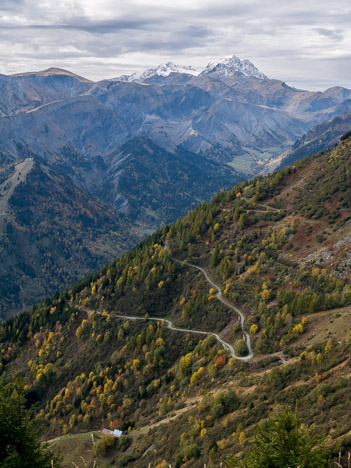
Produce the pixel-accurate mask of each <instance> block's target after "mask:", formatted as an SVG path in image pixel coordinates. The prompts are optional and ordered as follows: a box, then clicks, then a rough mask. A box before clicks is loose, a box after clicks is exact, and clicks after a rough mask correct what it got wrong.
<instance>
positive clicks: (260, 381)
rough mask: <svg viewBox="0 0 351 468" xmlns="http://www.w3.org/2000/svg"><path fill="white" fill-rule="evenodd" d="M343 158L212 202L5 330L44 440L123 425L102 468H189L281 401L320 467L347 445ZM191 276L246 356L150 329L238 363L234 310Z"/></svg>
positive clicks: (214, 302) (350, 186)
mask: <svg viewBox="0 0 351 468" xmlns="http://www.w3.org/2000/svg"><path fill="white" fill-rule="evenodd" d="M350 156H351V139H350V138H346V137H345V138H344V139H343V140H342V141H341V143H340V144H339V145H338V146H337V147H335V148H334V149H333V150H331V151H328V152H326V153H324V154H317V155H315V156H313V157H312V158H311V159H304V160H301V161H299V162H297V163H295V165H294V166H292V167H289V168H286V169H283V170H282V171H280V172H277V173H274V174H271V175H269V176H266V177H257V178H256V179H254V180H252V181H249V182H243V183H240V184H238V185H237V186H235V187H234V188H233V189H231V190H230V191H228V192H221V193H220V194H218V195H217V196H216V197H215V198H213V199H212V201H211V202H210V203H203V204H202V205H200V206H198V207H197V208H196V209H195V210H193V211H191V212H189V213H188V215H187V216H185V217H184V218H181V219H179V220H178V221H177V222H176V223H174V224H172V225H169V226H166V227H164V228H163V229H162V230H160V231H158V232H157V233H155V234H153V235H152V236H151V237H149V238H148V239H146V240H145V241H143V242H142V243H140V244H139V245H137V246H136V247H134V248H133V249H132V250H130V251H129V252H128V253H126V254H124V255H123V256H121V257H120V258H119V259H117V260H116V261H114V262H112V263H110V264H109V265H106V266H105V267H104V268H103V269H102V270H100V271H98V272H96V273H94V274H91V275H90V276H88V277H86V278H85V279H84V280H83V281H81V282H80V283H77V284H75V285H74V286H72V287H71V288H68V289H66V290H65V291H63V292H62V293H60V294H59V293H57V294H56V295H55V296H54V297H52V298H50V299H47V300H46V301H45V302H43V303H42V304H39V305H38V306H36V307H33V308H32V309H31V310H30V311H28V312H25V313H22V314H20V315H18V316H17V317H16V318H12V319H10V320H8V321H7V322H3V323H2V325H1V372H2V379H3V382H6V381H8V380H10V379H12V378H13V376H17V377H18V378H22V379H23V384H24V385H25V392H26V396H27V401H28V405H29V406H31V405H34V403H36V406H33V412H34V417H35V418H37V419H38V420H39V421H40V422H41V423H42V424H43V425H44V427H45V437H46V438H47V439H50V438H53V437H55V436H60V435H62V434H67V435H69V434H73V433H81V432H86V431H92V430H98V429H101V427H102V426H104V427H110V428H121V429H122V430H124V431H126V436H125V437H124V438H122V439H121V440H120V442H119V443H118V446H116V447H115V449H114V450H108V451H107V453H106V454H105V455H106V457H105V458H104V457H103V455H104V454H103V453H100V456H99V457H98V459H97V463H98V466H126V465H127V466H130V467H140V466H148V464H149V463H150V464H151V466H152V467H156V466H162V465H160V464H161V463H162V461H163V460H165V461H167V463H169V464H172V466H177V467H180V466H184V467H200V466H203V463H209V464H212V465H214V464H215V463H218V464H219V463H220V462H223V461H224V459H225V457H226V455H228V454H230V453H231V454H240V453H244V452H245V451H246V450H247V449H248V447H249V444H248V439H249V438H250V436H251V435H252V434H253V432H254V428H255V426H256V425H257V423H258V422H259V421H264V420H265V419H266V418H267V417H268V416H270V415H272V414H275V413H276V412H277V411H278V410H279V409H280V408H281V407H284V406H285V405H290V406H291V407H293V408H295V406H296V407H297V411H298V414H299V415H300V416H302V417H303V418H304V420H305V421H306V422H307V424H308V425H312V424H314V425H315V426H316V428H317V431H318V432H319V433H324V434H325V435H326V442H327V446H328V447H329V450H330V453H329V458H330V460H332V459H333V456H334V455H335V454H336V453H337V452H339V451H342V452H344V451H345V450H346V449H347V448H350V446H351V424H350V418H349V406H350V402H351V400H350V398H351V397H350V392H349V387H350V372H351V369H350V365H351V359H350V357H351V335H350V331H349V330H350V326H351V286H350V266H349V265H350V255H351V237H350V235H351V224H350V220H351V181H350V177H351V173H350V171H351V158H350ZM194 266H199V267H202V268H203V269H204V270H205V272H206V273H207V274H208V275H209V278H210V279H211V280H212V281H213V282H214V283H215V284H217V285H219V286H220V288H221V289H222V292H223V296H224V297H225V299H226V301H227V302H228V303H230V304H234V305H236V307H238V309H239V310H240V311H242V313H243V314H244V316H245V321H244V328H245V330H246V331H247V332H248V333H249V335H250V340H251V344H252V347H253V352H254V356H253V358H252V359H250V360H248V361H242V360H240V359H236V358H235V357H232V356H231V353H230V352H229V351H228V350H227V349H225V348H223V347H222V346H221V344H220V343H219V342H218V341H216V339H215V337H213V336H203V335H198V334H194V333H191V331H189V332H186V333H185V332H182V331H175V330H170V329H168V328H167V323H166V322H165V321H162V320H161V319H162V318H165V319H167V320H170V321H171V322H172V323H173V324H174V326H177V327H179V328H184V329H189V330H196V331H208V332H218V333H219V334H220V336H221V337H222V339H223V340H225V342H226V343H228V344H230V345H232V346H233V347H234V351H235V354H236V355H237V356H238V357H245V356H246V355H247V353H248V349H247V342H246V339H244V337H243V332H242V329H241V325H240V321H239V316H238V314H237V313H235V312H234V311H233V310H232V309H230V308H229V307H228V306H227V305H226V304H225V303H223V302H219V301H218V299H217V297H216V292H217V291H216V290H215V288H214V287H213V286H212V285H211V284H210V283H209V282H208V280H207V279H206V277H205V275H204V273H203V272H201V271H199V270H197V269H196V268H194ZM121 315H122V316H123V315H125V316H129V317H130V318H129V319H123V318H121V317H118V316H121ZM132 317H140V318H142V320H132V319H131V318H132ZM155 317H157V318H160V320H158V321H155V320H151V318H155ZM62 440H63V441H64V440H69V439H62ZM57 444H58V445H59V441H58V442H57ZM83 456H87V455H86V454H83ZM73 461H74V463H76V464H77V465H78V466H83V465H82V461H81V460H79V457H78V455H77V458H75V459H74V460H73ZM64 463H67V465H66V466H69V463H71V462H68V461H67V462H64ZM91 463H92V464H93V461H92V460H91ZM91 466H92V465H91Z"/></svg>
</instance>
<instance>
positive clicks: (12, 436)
mask: <svg viewBox="0 0 351 468" xmlns="http://www.w3.org/2000/svg"><path fill="white" fill-rule="evenodd" d="M0 440H1V450H0V466H1V467H2V468H24V467H25V468H50V467H51V466H52V464H51V460H53V463H54V466H55V463H56V462H57V457H56V456H53V455H52V453H51V452H50V450H49V449H48V445H47V444H42V443H41V441H40V439H39V436H38V431H37V430H36V429H35V428H34V424H33V422H31V421H30V418H29V414H28V410H26V408H25V405H24V396H23V390H22V388H21V386H20V385H17V384H8V385H3V386H2V387H1V388H0Z"/></svg>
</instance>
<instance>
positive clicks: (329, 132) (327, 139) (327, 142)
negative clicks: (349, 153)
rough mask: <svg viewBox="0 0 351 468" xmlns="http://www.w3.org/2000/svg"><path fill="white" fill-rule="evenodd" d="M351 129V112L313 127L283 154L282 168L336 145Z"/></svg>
mask: <svg viewBox="0 0 351 468" xmlns="http://www.w3.org/2000/svg"><path fill="white" fill-rule="evenodd" d="M350 129H351V112H347V113H345V114H341V115H340V116H339V117H335V118H334V119H332V120H331V121H329V122H325V123H323V124H320V125H317V126H316V127H313V128H312V129H311V130H310V131H309V132H308V133H306V135H304V136H303V137H302V138H300V139H298V140H297V141H296V142H295V143H294V144H293V145H292V147H291V148H290V149H289V150H288V151H287V152H286V154H285V155H284V156H283V158H282V161H281V163H280V166H279V167H280V168H283V167H286V166H289V165H291V164H294V163H295V162H296V161H298V160H299V159H301V158H304V157H307V156H311V155H312V154H314V153H318V152H319V151H325V150H327V149H328V148H331V147H332V146H334V145H336V144H337V143H338V142H339V140H340V137H341V136H342V135H343V134H345V133H346V132H348V131H349V130H350Z"/></svg>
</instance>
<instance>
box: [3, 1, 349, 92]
mask: <svg viewBox="0 0 351 468" xmlns="http://www.w3.org/2000/svg"><path fill="white" fill-rule="evenodd" d="M89 2H90V0H72V7H71V8H70V9H67V8H64V7H63V6H62V5H64V4H63V3H60V2H59V1H58V2H54V0H48V2H47V3H48V4H49V6H48V7H46V8H44V7H40V8H39V7H37V6H36V5H35V4H33V3H32V2H29V0H27V1H25V0H20V1H15V0H2V1H1V4H0V51H1V54H0V72H2V73H6V72H7V69H8V68H10V69H11V71H12V70H16V71H23V70H25V69H26V67H33V66H35V67H36V68H40V67H41V66H42V68H46V67H47V66H48V64H49V63H50V66H51V65H52V66H65V67H66V68H71V69H72V71H74V72H76V73H78V74H84V73H85V74H87V76H88V77H91V78H93V79H94V78H95V79H96V78H102V77H103V76H104V74H106V73H108V75H109V76H111V74H112V76H113V73H114V70H116V73H115V74H116V75H118V74H121V73H123V72H128V71H130V70H133V71H134V70H136V69H138V68H139V69H143V68H144V67H145V66H149V65H150V64H152V65H157V64H158V62H160V61H166V60H173V61H175V62H180V63H185V64H193V63H197V64H198V65H200V66H205V65H206V64H207V62H209V61H210V60H212V59H214V58H216V57H220V56H225V55H230V54H233V53H235V54H237V55H239V56H240V57H241V58H248V59H251V60H252V61H253V62H254V63H255V65H257V66H259V67H262V71H263V72H264V73H265V74H267V75H268V76H270V77H276V78H282V79H284V80H286V81H289V82H291V81H294V80H295V81H296V83H297V84H298V86H302V84H301V83H305V85H306V86H310V81H307V80H312V82H313V80H315V81H314V82H315V83H317V82H318V81H319V80H320V76H321V74H323V79H324V80H325V81H328V80H331V81H332V82H334V84H338V83H341V82H344V83H345V82H347V80H350V81H351V79H349V78H345V76H344V75H345V74H347V70H348V71H349V73H348V76H351V73H350V72H351V70H350V66H349V65H348V63H347V61H343V62H342V65H341V61H342V58H340V57H341V56H346V55H347V52H348V50H350V49H351V43H350V40H351V39H350V37H351V36H350V34H349V33H348V29H349V27H348V25H349V23H350V18H351V9H350V6H349V2H348V0H339V1H338V2H337V7H336V6H335V7H334V6H333V5H332V6H330V4H329V2H327V1H326V0H320V1H319V4H318V9H317V8H316V4H315V0H305V1H304V2H298V3H297V2H294V3H292V2H281V1H278V0H270V1H262V0H245V1H239V0H218V1H217V2H216V4H215V6H214V3H213V1H210V0H202V1H201V3H199V4H198V6H197V7H196V3H195V1H194V2H192V0H189V2H188V5H186V6H184V4H182V3H181V2H180V5H179V6H177V5H173V6H172V8H171V7H169V5H168V4H167V2H164V4H163V5H159V4H155V3H153V0H148V1H146V0H145V2H144V3H142V2H141V1H139V3H138V4H135V3H134V2H133V1H132V0H125V1H123V0H120V2H119V3H115V4H113V5H112V6H111V10H110V11H109V12H108V13H109V15H106V17H109V18H108V19H100V18H99V16H98V17H97V18H95V17H94V15H93V14H90V16H89V15H88V14H87V13H86V12H87V11H90V10H89V9H87V8H84V3H85V4H87V3H89ZM56 3H58V5H56ZM111 3H113V2H111ZM50 5H52V9H51V8H50ZM182 5H183V6H182ZM18 17H20V18H21V21H19V20H18ZM23 18H25V21H22V19H23ZM336 42H337V43H338V47H337V48H338V50H337V51H336V47H335V43H336ZM316 56H318V57H319V58H320V60H319V62H318V66H316V64H315V61H314V58H315V57H316ZM133 57H134V58H133ZM331 59H333V60H334V62H333V63H334V64H335V66H333V67H332V69H330V68H331V67H329V69H328V67H327V66H326V65H325V64H327V63H329V62H328V60H331ZM123 64H124V65H123ZM123 66H125V67H126V69H123ZM83 72H84V73H83ZM304 76H305V79H304ZM316 86H319V85H318V84H317V85H316ZM349 86H351V82H350V84H349Z"/></svg>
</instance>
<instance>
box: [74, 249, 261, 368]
mask: <svg viewBox="0 0 351 468" xmlns="http://www.w3.org/2000/svg"><path fill="white" fill-rule="evenodd" d="M163 248H164V250H166V249H168V241H166V243H165V245H164V247H163ZM172 260H173V261H174V262H176V263H179V264H180V265H182V266H188V267H191V268H195V269H196V270H199V271H201V273H203V274H204V275H205V278H206V281H207V282H208V283H209V284H210V285H211V286H212V287H214V288H215V289H217V294H216V297H217V299H218V300H219V301H220V302H222V303H223V304H224V305H226V306H227V307H229V309H231V310H234V312H235V313H237V314H238V315H239V317H240V325H241V330H242V332H243V335H244V337H245V341H246V345H247V349H248V351H249V354H247V355H246V356H237V355H236V354H235V351H234V348H233V346H232V345H231V344H229V343H227V342H226V341H224V340H223V339H222V338H221V337H220V336H219V335H218V334H217V333H214V332H209V331H200V330H191V329H188V328H179V327H175V326H174V325H173V323H172V322H171V320H169V319H166V318H163V317H148V319H147V320H153V321H155V322H164V323H166V324H167V328H169V329H170V330H174V331H178V332H182V333H195V334H197V335H206V336H213V337H214V338H216V340H217V341H218V342H219V343H220V344H221V345H222V346H223V348H224V349H226V350H227V351H229V353H230V355H231V357H233V358H235V359H238V360H240V361H249V360H250V359H252V358H253V355H254V354H253V351H252V347H251V341H250V335H249V334H248V333H247V332H246V331H245V329H244V322H245V316H244V314H243V313H242V312H241V310H240V309H238V308H237V307H235V306H233V305H232V304H231V303H230V302H229V301H228V300H227V299H226V298H225V297H224V296H223V294H222V290H221V288H220V287H219V286H218V285H217V284H216V283H215V282H214V281H212V280H211V278H210V277H209V276H208V273H207V271H206V270H204V269H203V268H201V267H199V266H197V265H193V264H192V263H186V262H181V261H180V260H177V259H176V258H173V257H172ZM83 310H85V312H87V313H88V314H89V313H93V312H96V313H101V312H98V311H94V310H91V309H83ZM114 317H118V318H121V319H125V320H145V318H144V317H138V316H136V315H120V314H114Z"/></svg>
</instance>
